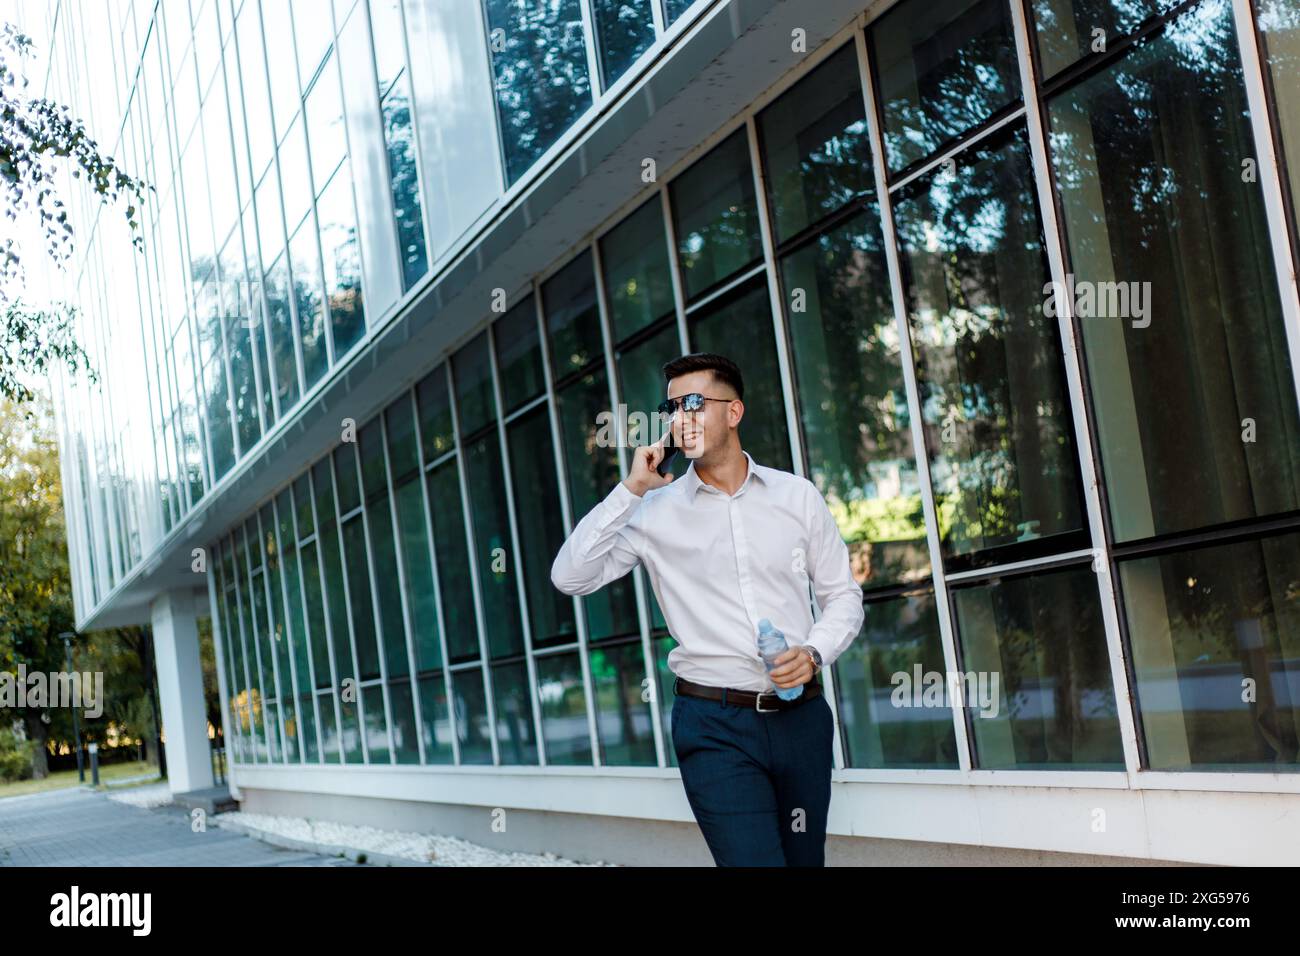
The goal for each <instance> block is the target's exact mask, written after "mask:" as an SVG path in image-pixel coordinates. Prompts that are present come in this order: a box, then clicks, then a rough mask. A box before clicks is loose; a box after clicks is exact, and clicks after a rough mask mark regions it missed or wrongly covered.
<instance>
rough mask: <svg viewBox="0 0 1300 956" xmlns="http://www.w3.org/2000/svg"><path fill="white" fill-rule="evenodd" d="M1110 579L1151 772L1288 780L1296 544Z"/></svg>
mask: <svg viewBox="0 0 1300 956" xmlns="http://www.w3.org/2000/svg"><path fill="white" fill-rule="evenodd" d="M1119 571H1120V583H1121V585H1122V587H1123V593H1124V606H1125V608H1126V609H1127V610H1126V613H1127V616H1128V632H1129V640H1130V641H1131V642H1132V645H1133V669H1134V674H1135V676H1136V679H1137V688H1136V690H1137V700H1138V711H1139V714H1140V718H1141V721H1142V737H1143V739H1144V740H1145V742H1146V761H1147V764H1148V765H1149V766H1150V767H1151V769H1153V770H1237V771H1260V772H1266V773H1287V772H1294V771H1295V770H1296V769H1297V754H1300V739H1297V738H1298V737H1300V713H1298V712H1297V708H1296V693H1295V688H1296V686H1297V675H1296V661H1297V660H1298V659H1300V647H1297V641H1300V535H1297V534H1295V533H1294V532H1293V533H1289V534H1281V535H1276V536H1273V537H1268V538H1261V539H1259V540H1257V541H1243V542H1241V543H1238V544H1228V545H1217V546H1214V547H1206V548H1199V549H1196V550H1194V551H1186V552H1183V553H1181V554H1169V555H1163V556H1161V557H1153V558H1141V559H1138V560H1134V561H1125V562H1122V563H1121V564H1120V565H1119Z"/></svg>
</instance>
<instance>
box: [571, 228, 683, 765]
mask: <svg viewBox="0 0 1300 956" xmlns="http://www.w3.org/2000/svg"><path fill="white" fill-rule="evenodd" d="M591 261H592V267H593V268H594V269H595V270H596V303H597V306H598V310H599V314H600V334H601V338H602V340H603V345H604V349H605V375H606V377H607V378H608V379H609V396H610V401H612V402H613V405H614V409H615V410H616V411H617V410H618V408H619V407H620V406H621V405H622V404H623V400H622V389H621V387H620V386H619V381H618V369H617V367H616V365H615V363H614V333H613V325H612V321H613V320H612V316H611V315H610V314H609V302H608V299H607V294H606V289H605V270H604V265H603V261H602V259H601V255H600V243H599V242H593V243H592V252H591ZM624 424H625V420H624V416H623V415H621V414H616V415H615V416H614V429H615V433H616V435H617V436H618V437H617V442H616V444H615V446H614V451H615V453H616V455H617V456H618V470H619V471H620V472H621V473H622V474H625V475H626V474H628V456H629V452H628V450H627V449H628V445H627V434H626V433H625V431H624V429H623V425H624ZM647 437H649V436H647ZM645 574H646V571H645V568H644V566H643V565H638V566H637V567H635V568H633V569H632V587H633V589H634V590H635V592H636V616H637V627H638V628H639V629H640V631H641V655H642V662H643V664H644V666H645V681H646V686H648V687H649V688H650V693H651V697H650V701H651V703H652V704H653V706H652V707H651V708H650V730H651V733H653V735H654V742H655V763H656V764H657V765H658V766H660V767H663V766H666V759H667V758H666V754H665V745H664V731H663V727H662V721H661V719H660V715H661V708H660V701H659V674H658V664H657V661H656V660H655V656H654V648H653V645H652V643H651V640H650V604H649V601H650V599H649V597H648V595H647V590H646V579H645ZM583 656H584V657H585V656H586V650H585V646H584V651H583ZM586 669H587V667H586V662H585V661H584V674H585V671H586ZM622 690H623V689H622V688H621V687H620V688H619V689H618V692H619V693H620V694H621V693H622ZM592 701H593V703H592V709H593V710H594V708H595V703H594V701H595V698H594V697H593V698H592ZM593 752H594V753H595V754H596V755H597V757H599V755H600V752H599V750H595V751H593ZM596 765H597V766H601V764H600V762H597V764H596Z"/></svg>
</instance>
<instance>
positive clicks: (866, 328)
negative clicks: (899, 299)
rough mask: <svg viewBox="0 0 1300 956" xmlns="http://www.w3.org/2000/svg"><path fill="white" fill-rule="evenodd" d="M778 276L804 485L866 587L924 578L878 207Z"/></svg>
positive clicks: (784, 265)
mask: <svg viewBox="0 0 1300 956" xmlns="http://www.w3.org/2000/svg"><path fill="white" fill-rule="evenodd" d="M781 278H782V281H783V283H784V290H785V300H786V316H787V322H788V324H789V329H790V345H791V354H792V357H793V363H794V371H795V381H796V383H795V392H796V394H797V395H798V398H799V410H800V412H799V413H800V418H801V419H802V423H803V434H804V448H805V449H806V453H807V457H808V469H809V470H808V477H809V479H810V480H811V481H812V482H813V484H815V485H816V486H817V490H818V491H820V492H821V493H822V495H823V496H825V497H826V499H827V504H828V505H829V506H830V508H831V511H832V513H833V514H835V516H836V520H837V522H838V524H839V526H840V532H841V534H842V535H843V536H844V538H845V540H846V541H847V542H848V543H849V554H850V556H851V558H852V561H853V568H854V577H856V578H857V579H858V581H859V583H861V584H862V585H863V586H864V587H867V588H872V587H879V586H882V585H888V584H899V583H902V582H908V581H918V580H920V579H922V578H924V577H926V576H928V575H929V573H930V558H929V552H928V549H927V545H926V539H925V515H924V512H923V510H922V507H921V486H920V480H919V477H918V475H917V472H916V461H915V457H914V454H913V448H912V434H911V426H910V416H909V414H908V409H907V393H906V390H905V389H904V386H903V367H902V359H901V357H900V352H899V338H898V326H897V324H896V322H895V319H894V305H893V299H892V297H891V295H890V286H889V273H888V269H887V267H886V264H885V247H884V242H883V239H882V236H881V232H880V220H879V218H878V215H877V213H876V210H875V207H874V205H873V206H872V207H870V208H869V209H868V210H867V211H864V212H862V213H859V214H858V215H856V216H854V217H853V218H852V219H850V220H848V221H847V222H846V223H844V225H842V226H839V227H837V228H835V229H834V230H832V231H831V232H828V233H826V234H825V235H823V236H821V237H820V238H818V239H817V240H816V241H815V242H811V243H809V244H808V245H805V246H803V247H802V248H801V249H799V250H798V251H797V252H794V253H792V254H790V255H789V256H787V257H786V258H785V259H783V260H782V262H781ZM742 427H743V423H742Z"/></svg>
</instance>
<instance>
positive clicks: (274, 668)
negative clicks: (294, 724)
mask: <svg viewBox="0 0 1300 956" xmlns="http://www.w3.org/2000/svg"><path fill="white" fill-rule="evenodd" d="M271 504H272V508H274V506H275V502H274V501H272V503H271ZM272 514H274V512H272ZM254 518H255V519H256V520H257V549H258V551H262V543H263V542H264V541H266V529H265V528H263V527H262V513H261V510H260V509H259V510H258V512H257V513H256V514H255V515H254ZM277 540H278V539H277ZM261 561H262V592H263V593H264V594H265V595H266V620H265V621H264V622H263V623H265V624H266V627H267V631H266V635H267V638H268V639H267V642H266V645H267V650H268V652H269V653H270V655H271V679H272V680H274V681H275V700H276V708H275V710H276V723H277V724H279V726H280V754H281V760H280V762H281V763H285V762H287V761H285V760H284V759H283V758H284V753H285V751H286V750H287V749H288V748H287V747H286V746H285V737H284V686H283V685H282V684H281V683H280V659H279V655H278V654H276V651H275V623H274V622H275V614H274V610H273V608H274V602H275V598H274V597H272V596H271V569H270V567H269V562H268V561H267V559H266V553H265V552H264V551H263V552H262V554H261ZM278 563H279V562H278V561H277V564H278ZM281 593H282V594H283V593H284V592H283V590H281ZM253 607H254V608H256V607H257V605H256V604H255V605H253Z"/></svg>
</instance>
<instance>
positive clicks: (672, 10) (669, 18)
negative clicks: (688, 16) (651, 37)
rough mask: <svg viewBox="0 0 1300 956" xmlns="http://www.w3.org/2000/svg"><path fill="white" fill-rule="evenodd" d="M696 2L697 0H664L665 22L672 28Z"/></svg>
mask: <svg viewBox="0 0 1300 956" xmlns="http://www.w3.org/2000/svg"><path fill="white" fill-rule="evenodd" d="M694 2H695V0H664V22H665V23H667V24H668V25H670V26H671V25H672V24H673V22H674V21H675V20H676V19H677V18H678V17H680V16H681V15H682V14H683V13H685V12H686V11H687V10H688V9H690V6H691V4H692V3H694Z"/></svg>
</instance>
